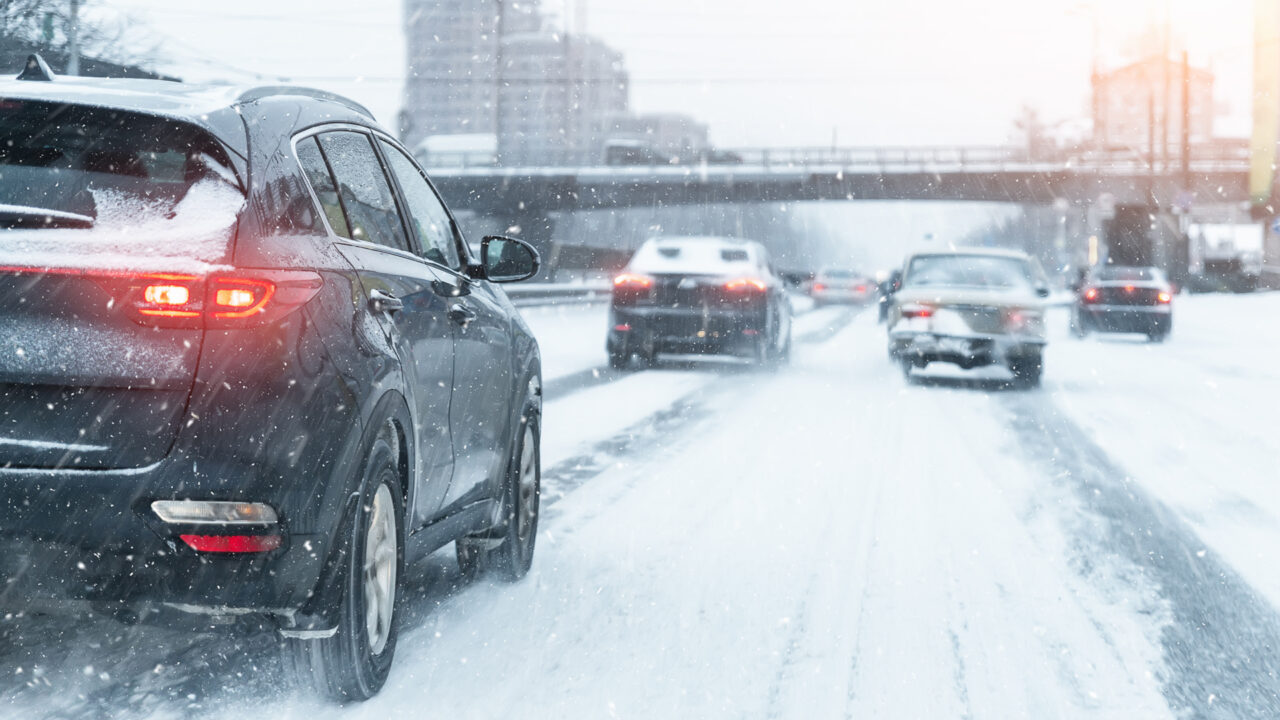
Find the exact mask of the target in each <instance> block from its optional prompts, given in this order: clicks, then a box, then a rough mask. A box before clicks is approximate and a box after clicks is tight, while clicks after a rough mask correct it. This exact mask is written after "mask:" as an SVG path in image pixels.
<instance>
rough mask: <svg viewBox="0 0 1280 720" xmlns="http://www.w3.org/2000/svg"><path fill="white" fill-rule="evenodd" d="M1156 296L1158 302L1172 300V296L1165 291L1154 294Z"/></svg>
mask: <svg viewBox="0 0 1280 720" xmlns="http://www.w3.org/2000/svg"><path fill="white" fill-rule="evenodd" d="M1156 298H1157V299H1159V300H1160V302H1162V303H1167V302H1173V296H1172V295H1170V294H1169V293H1167V292H1162V293H1160V294H1159V295H1157V296H1156Z"/></svg>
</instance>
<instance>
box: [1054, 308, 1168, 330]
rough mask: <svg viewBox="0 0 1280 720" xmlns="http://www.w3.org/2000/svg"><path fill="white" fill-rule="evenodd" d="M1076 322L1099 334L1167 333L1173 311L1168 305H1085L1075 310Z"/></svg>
mask: <svg viewBox="0 0 1280 720" xmlns="http://www.w3.org/2000/svg"><path fill="white" fill-rule="evenodd" d="M1077 322H1080V323H1081V324H1083V325H1084V326H1085V327H1087V328H1088V329H1090V330H1096V331H1099V332H1126V333H1159V332H1168V331H1169V329H1170V328H1171V327H1172V326H1173V310H1172V308H1170V307H1169V306H1168V305H1163V306H1149V305H1144V306H1136V307H1135V306H1132V305H1086V306H1082V307H1079V308H1078V309H1077Z"/></svg>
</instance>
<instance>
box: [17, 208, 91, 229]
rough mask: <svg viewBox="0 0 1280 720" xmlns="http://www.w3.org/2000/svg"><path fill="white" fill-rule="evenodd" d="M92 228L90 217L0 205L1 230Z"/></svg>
mask: <svg viewBox="0 0 1280 720" xmlns="http://www.w3.org/2000/svg"><path fill="white" fill-rule="evenodd" d="M91 227H93V218H91V217H89V216H88V215H80V214H79V213H71V212H63V211H62V210H49V209H47V208H37V207H28V206H26V205H4V204H0V228H4V229H5V230H39V229H41V228H82V229H83V228H91Z"/></svg>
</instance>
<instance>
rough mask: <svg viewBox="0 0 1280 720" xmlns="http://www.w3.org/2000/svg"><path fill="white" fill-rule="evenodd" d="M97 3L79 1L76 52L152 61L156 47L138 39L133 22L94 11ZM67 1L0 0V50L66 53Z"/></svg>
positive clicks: (114, 59)
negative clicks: (8, 47) (29, 48)
mask: <svg viewBox="0 0 1280 720" xmlns="http://www.w3.org/2000/svg"><path fill="white" fill-rule="evenodd" d="M101 4H103V3H100V2H98V0H79V6H80V7H79V12H78V13H77V19H78V22H77V23H76V31H77V35H78V37H77V43H78V44H79V46H80V53H81V54H83V55H86V56H91V57H95V58H98V59H101V60H108V61H111V62H117V63H124V64H127V63H140V62H149V61H152V60H153V59H154V56H155V52H156V48H155V45H154V44H149V43H147V42H145V41H142V40H141V39H140V38H139V34H138V33H137V32H136V31H131V29H132V28H134V27H136V25H137V24H136V23H134V22H131V21H130V19H129V18H126V17H123V16H114V17H112V18H109V17H108V16H106V15H104V13H101V12H97V13H95V12H94V9H95V6H98V5H101ZM71 14H72V9H71V2H70V0H0V48H3V47H4V46H6V45H14V44H17V45H24V46H33V47H36V48H39V49H40V50H43V51H46V52H52V53H57V54H62V53H66V52H67V51H68V50H69V47H68V45H69V41H70V33H69V30H70V29H71V22H72V21H71Z"/></svg>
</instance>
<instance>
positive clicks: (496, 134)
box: [493, 0, 507, 165]
mask: <svg viewBox="0 0 1280 720" xmlns="http://www.w3.org/2000/svg"><path fill="white" fill-rule="evenodd" d="M493 2H494V5H496V6H497V8H498V17H497V20H496V22H495V23H494V30H493V34H494V41H495V42H496V44H497V50H495V51H494V54H493V59H494V69H493V85H494V91H493V140H494V153H495V154H496V155H497V158H496V159H497V161H498V164H499V165H501V164H502V155H503V152H502V145H503V138H502V90H503V87H502V79H503V77H504V75H505V73H504V72H503V70H504V67H503V66H504V65H505V64H506V63H505V60H504V59H503V57H502V38H503V36H504V34H505V27H504V26H503V23H504V22H505V21H506V14H507V13H506V10H505V8H504V7H503V2H504V0H493Z"/></svg>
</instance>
